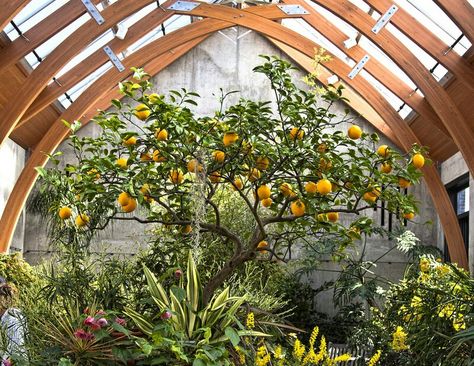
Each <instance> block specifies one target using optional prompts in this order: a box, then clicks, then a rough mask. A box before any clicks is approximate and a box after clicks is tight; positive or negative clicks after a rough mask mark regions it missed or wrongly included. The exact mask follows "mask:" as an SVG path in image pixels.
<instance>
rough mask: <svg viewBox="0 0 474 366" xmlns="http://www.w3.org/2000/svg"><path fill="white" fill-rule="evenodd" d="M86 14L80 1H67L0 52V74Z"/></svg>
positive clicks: (98, 1)
mask: <svg viewBox="0 0 474 366" xmlns="http://www.w3.org/2000/svg"><path fill="white" fill-rule="evenodd" d="M100 1H101V0H94V1H93V3H95V4H98V3H100ZM86 12H87V11H86V8H85V7H84V4H82V2H81V1H69V2H67V3H66V4H64V5H63V6H62V7H60V8H59V9H57V10H56V11H55V12H53V13H51V15H49V16H48V17H46V18H45V19H44V20H42V21H41V22H40V23H39V24H37V25H35V26H34V27H33V28H31V29H29V30H28V31H26V32H24V33H23V37H18V38H17V39H15V40H14V41H13V42H11V43H10V44H8V45H7V46H5V47H4V48H3V49H1V50H0V74H1V73H3V72H4V71H5V70H7V69H8V68H9V66H11V65H13V64H15V63H17V62H18V61H20V59H21V58H22V57H23V56H25V55H27V54H28V53H30V52H32V51H33V50H34V49H35V48H36V47H38V46H39V45H41V44H42V43H43V42H45V41H47V40H48V39H49V38H51V37H52V36H54V35H55V34H56V33H58V32H60V31H61V30H63V29H64V28H65V27H67V26H68V25H69V24H71V23H72V22H74V21H75V20H76V19H77V18H79V17H80V16H81V15H83V14H85V13H86Z"/></svg>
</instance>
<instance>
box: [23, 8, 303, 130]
mask: <svg viewBox="0 0 474 366" xmlns="http://www.w3.org/2000/svg"><path fill="white" fill-rule="evenodd" d="M250 9H251V12H252V13H253V14H258V15H260V16H264V17H265V18H268V19H273V20H276V19H283V18H294V17H300V15H287V14H285V13H284V12H282V11H281V10H280V9H279V8H278V7H277V6H276V5H269V6H258V7H252V8H250ZM250 9H249V11H250ZM172 15H173V13H172V12H169V11H163V10H162V9H158V10H156V11H153V12H152V13H150V14H148V15H147V16H145V17H144V18H143V19H141V20H140V21H139V22H137V23H136V24H134V25H133V26H132V27H130V28H129V29H128V32H127V36H126V37H125V39H124V40H120V39H118V38H115V39H113V40H112V41H111V42H109V44H108V45H109V46H110V48H112V50H113V51H114V52H115V53H117V54H118V53H119V52H122V51H124V50H125V49H126V48H127V47H129V46H130V45H132V44H133V43H135V42H136V41H138V40H139V39H140V38H141V37H143V36H144V35H146V34H147V33H148V32H150V31H152V30H153V29H154V28H156V27H158V26H159V25H160V24H162V23H163V22H164V21H165V20H167V19H169V18H170V17H171V16H172ZM139 52H143V51H139ZM107 61H109V58H108V57H107V55H106V54H105V53H104V51H103V50H102V49H99V50H97V51H96V52H94V53H93V54H91V55H90V56H89V57H88V58H87V59H85V60H84V61H83V62H81V63H80V64H78V65H77V66H75V67H74V68H72V69H71V70H69V71H68V72H66V73H65V74H64V75H62V76H61V77H59V78H57V80H58V83H51V84H49V85H48V86H47V87H46V88H45V89H44V90H43V91H42V92H41V94H39V95H38V97H37V98H36V100H35V101H34V102H33V104H32V105H31V106H30V107H29V108H28V111H27V112H26V113H25V114H24V116H23V117H22V119H21V120H20V122H19V123H18V124H17V128H19V127H21V126H22V125H24V124H25V123H27V122H28V121H29V120H31V119H32V118H33V117H34V116H36V115H37V114H38V113H39V112H41V111H42V110H43V109H45V108H46V107H48V106H49V105H50V104H51V103H53V102H54V101H55V100H56V99H57V98H58V97H59V96H60V95H62V94H64V93H66V92H67V91H68V90H69V89H70V88H72V87H73V86H74V85H76V84H77V83H78V82H80V81H81V80H83V79H84V78H86V77H87V76H88V75H89V74H90V73H92V72H93V71H94V70H96V69H98V68H99V67H101V66H102V65H103V64H105V63H106V62H107Z"/></svg>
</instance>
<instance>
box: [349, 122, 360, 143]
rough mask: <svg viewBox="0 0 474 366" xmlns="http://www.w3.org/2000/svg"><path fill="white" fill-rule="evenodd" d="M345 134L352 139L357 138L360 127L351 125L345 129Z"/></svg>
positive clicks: (358, 137)
mask: <svg viewBox="0 0 474 366" xmlns="http://www.w3.org/2000/svg"><path fill="white" fill-rule="evenodd" d="M347 135H348V136H349V137H350V138H351V139H352V140H358V139H360V137H361V136H362V129H361V128H360V127H359V126H355V125H354V126H351V127H350V128H349V130H347Z"/></svg>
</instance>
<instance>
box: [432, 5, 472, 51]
mask: <svg viewBox="0 0 474 366" xmlns="http://www.w3.org/2000/svg"><path fill="white" fill-rule="evenodd" d="M434 2H435V3H436V4H438V6H439V7H440V8H441V9H443V10H444V11H445V13H446V14H447V15H448V16H449V17H450V18H451V20H452V21H453V22H454V23H456V25H457V26H458V27H459V28H460V29H461V31H462V32H463V33H464V35H465V36H466V37H467V38H468V39H469V41H471V43H474V8H473V7H472V6H471V4H469V2H468V1H467V0H434Z"/></svg>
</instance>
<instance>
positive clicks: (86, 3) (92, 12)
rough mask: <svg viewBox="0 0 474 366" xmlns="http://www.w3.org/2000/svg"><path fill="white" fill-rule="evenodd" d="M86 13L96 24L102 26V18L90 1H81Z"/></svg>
mask: <svg viewBox="0 0 474 366" xmlns="http://www.w3.org/2000/svg"><path fill="white" fill-rule="evenodd" d="M81 1H82V3H83V4H84V6H85V7H86V9H87V11H88V12H89V14H90V15H91V17H92V18H94V20H95V21H96V22H97V24H99V25H102V24H103V23H104V22H105V19H104V17H103V16H102V15H101V14H100V11H99V10H98V9H97V8H96V7H95V5H94V4H93V3H92V1H91V0H81Z"/></svg>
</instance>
